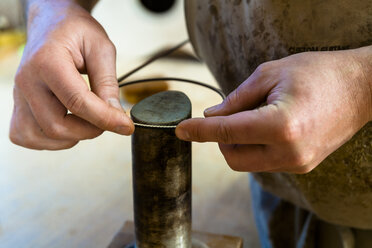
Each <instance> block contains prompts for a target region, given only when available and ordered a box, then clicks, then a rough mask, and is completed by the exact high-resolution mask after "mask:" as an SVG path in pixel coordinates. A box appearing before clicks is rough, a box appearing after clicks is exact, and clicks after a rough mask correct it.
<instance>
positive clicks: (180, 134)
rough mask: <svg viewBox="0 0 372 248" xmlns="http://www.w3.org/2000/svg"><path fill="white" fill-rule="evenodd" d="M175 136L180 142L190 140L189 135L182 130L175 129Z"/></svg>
mask: <svg viewBox="0 0 372 248" xmlns="http://www.w3.org/2000/svg"><path fill="white" fill-rule="evenodd" d="M176 135H177V137H178V138H179V139H181V140H190V135H189V133H188V132H187V131H186V130H184V129H179V128H178V129H176Z"/></svg>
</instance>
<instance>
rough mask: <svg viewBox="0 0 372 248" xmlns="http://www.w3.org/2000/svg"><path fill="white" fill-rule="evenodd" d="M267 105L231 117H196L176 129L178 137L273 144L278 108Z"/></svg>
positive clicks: (193, 139) (223, 141)
mask: <svg viewBox="0 0 372 248" xmlns="http://www.w3.org/2000/svg"><path fill="white" fill-rule="evenodd" d="M274 108H275V107H274V106H271V105H267V106H264V107H261V108H258V109H255V110H250V111H244V112H239V113H236V114H233V115H229V116H213V117H207V118H194V119H189V120H185V121H183V122H181V123H180V124H179V125H178V126H177V128H176V135H177V137H178V138H180V139H183V140H187V141H197V142H208V141H211V142H218V143H222V144H270V143H273V141H274V140H275V139H276V136H277V129H278V118H276V116H277V113H276V112H277V111H276V110H275V109H274Z"/></svg>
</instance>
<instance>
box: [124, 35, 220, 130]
mask: <svg viewBox="0 0 372 248" xmlns="http://www.w3.org/2000/svg"><path fill="white" fill-rule="evenodd" d="M188 42H189V40H185V41H183V42H181V43H180V44H178V45H177V46H175V47H173V48H171V49H169V50H166V51H164V52H162V53H160V54H158V55H156V56H154V57H152V58H150V59H149V60H147V61H145V62H144V63H143V64H141V65H139V66H138V67H136V68H134V69H133V70H131V71H130V72H128V73H126V74H124V75H123V76H121V77H119V78H118V83H119V87H125V86H128V85H133V84H139V83H147V82H159V81H177V82H182V83H191V84H196V85H199V86H203V87H206V88H208V89H210V90H213V91H214V92H216V93H217V94H219V95H220V96H221V97H222V100H224V99H225V98H226V96H225V94H224V93H223V92H222V91H221V90H220V89H218V88H215V87H213V86H211V85H208V84H206V83H202V82H199V81H196V80H192V79H186V78H177V77H157V78H145V79H139V80H133V81H129V82H124V83H121V82H122V81H123V80H125V79H126V78H128V77H129V76H131V75H132V74H134V73H136V72H137V71H139V70H140V69H142V68H144V67H145V66H147V65H149V64H150V63H152V62H154V61H156V60H157V59H160V58H162V57H165V56H167V55H169V54H171V53H173V52H174V51H176V50H177V49H179V48H181V47H182V46H183V45H185V44H187V43H188ZM133 124H134V125H135V126H138V127H145V128H164V129H175V128H176V127H177V126H174V125H173V126H167V125H151V124H142V123H136V122H133Z"/></svg>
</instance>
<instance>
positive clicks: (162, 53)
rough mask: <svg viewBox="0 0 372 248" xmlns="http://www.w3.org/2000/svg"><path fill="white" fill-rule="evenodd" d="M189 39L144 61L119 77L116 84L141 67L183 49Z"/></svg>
mask: <svg viewBox="0 0 372 248" xmlns="http://www.w3.org/2000/svg"><path fill="white" fill-rule="evenodd" d="M189 41H190V40H189V39H187V40H184V41H182V42H181V43H179V44H178V45H176V46H174V47H172V48H170V49H169V50H165V51H163V52H161V53H159V54H157V55H155V56H154V57H152V58H150V59H148V60H147V61H145V62H144V63H142V64H141V65H139V66H137V67H136V68H134V69H133V70H131V71H129V72H127V73H126V74H124V75H122V76H121V77H119V78H118V82H119V83H120V82H121V81H123V80H124V79H126V78H128V77H129V76H131V75H132V74H134V73H136V72H137V71H139V70H141V69H142V68H143V67H145V66H147V65H149V64H151V63H152V62H154V61H156V60H158V59H160V58H163V57H165V56H167V55H169V54H171V53H173V52H175V51H177V50H178V49H179V48H181V47H183V46H184V45H186V44H187V43H189Z"/></svg>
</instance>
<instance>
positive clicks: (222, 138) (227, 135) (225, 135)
mask: <svg viewBox="0 0 372 248" xmlns="http://www.w3.org/2000/svg"><path fill="white" fill-rule="evenodd" d="M230 131H231V130H230V128H229V126H228V125H227V124H226V122H225V121H224V120H220V121H219V122H218V125H217V129H216V136H217V138H218V141H219V142H220V143H222V144H230V143H231V132H230Z"/></svg>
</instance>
